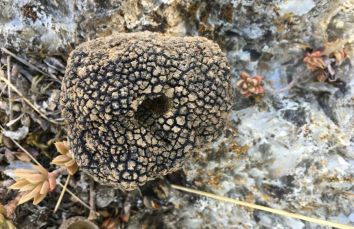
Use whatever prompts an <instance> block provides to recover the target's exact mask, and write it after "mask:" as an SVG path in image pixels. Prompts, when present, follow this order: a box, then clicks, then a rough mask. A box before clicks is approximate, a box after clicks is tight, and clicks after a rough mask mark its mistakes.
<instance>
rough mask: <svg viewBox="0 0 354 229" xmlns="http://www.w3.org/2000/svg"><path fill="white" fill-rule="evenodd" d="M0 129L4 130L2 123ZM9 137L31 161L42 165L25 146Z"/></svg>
mask: <svg viewBox="0 0 354 229" xmlns="http://www.w3.org/2000/svg"><path fill="white" fill-rule="evenodd" d="M0 129H1V130H2V131H5V128H4V127H3V126H2V125H0ZM10 139H11V140H12V142H13V143H15V145H17V147H18V148H20V149H21V150H22V151H23V152H25V153H26V154H27V155H28V156H29V157H30V158H31V159H32V161H34V162H35V163H36V164H37V165H40V166H42V165H41V164H40V163H39V162H38V161H37V160H36V158H34V157H33V156H32V154H30V153H29V152H28V151H27V150H26V149H25V148H23V146H21V145H20V143H18V142H17V141H16V140H15V139H13V138H10Z"/></svg>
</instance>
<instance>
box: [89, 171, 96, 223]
mask: <svg viewBox="0 0 354 229" xmlns="http://www.w3.org/2000/svg"><path fill="white" fill-rule="evenodd" d="M95 198H96V192H95V182H94V180H93V179H92V178H91V177H90V214H89V217H88V219H89V220H95V219H96V218H97V214H96V205H95Z"/></svg>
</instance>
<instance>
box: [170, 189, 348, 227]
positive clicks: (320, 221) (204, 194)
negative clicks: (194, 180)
mask: <svg viewBox="0 0 354 229" xmlns="http://www.w3.org/2000/svg"><path fill="white" fill-rule="evenodd" d="M171 187H172V188H174V189H177V190H181V191H184V192H188V193H193V194H197V195H201V196H205V197H209V198H212V199H215V200H219V201H223V202H227V203H232V204H236V205H241V206H244V207H248V208H253V209H257V210H261V211H265V212H270V213H273V214H277V215H281V216H285V217H291V218H295V219H300V220H304V221H307V222H311V223H316V224H321V225H324V226H329V227H336V228H341V229H354V227H352V226H349V225H344V224H340V223H334V222H330V221H326V220H321V219H316V218H311V217H307V216H303V215H299V214H295V213H290V212H287V211H283V210H279V209H273V208H269V207H264V206H261V205H256V204H251V203H247V202H243V201H240V200H235V199H231V198H227V197H223V196H218V195H215V194H212V193H207V192H202V191H198V190H194V189H190V188H185V187H182V186H179V185H171Z"/></svg>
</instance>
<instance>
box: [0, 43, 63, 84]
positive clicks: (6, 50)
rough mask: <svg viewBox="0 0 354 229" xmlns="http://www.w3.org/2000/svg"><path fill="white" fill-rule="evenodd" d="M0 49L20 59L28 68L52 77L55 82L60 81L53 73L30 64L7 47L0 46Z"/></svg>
mask: <svg viewBox="0 0 354 229" xmlns="http://www.w3.org/2000/svg"><path fill="white" fill-rule="evenodd" d="M1 50H2V51H3V52H5V53H6V54H8V55H10V56H12V57H13V58H15V59H16V60H18V61H20V62H21V63H23V64H25V65H27V66H28V67H30V68H32V69H34V70H36V71H37V72H39V73H42V74H43V75H45V76H49V77H50V78H52V79H53V80H55V81H56V82H58V83H61V82H60V80H59V79H58V78H57V77H56V76H55V75H53V74H51V73H48V72H45V71H43V70H42V69H40V68H38V67H36V66H34V65H33V64H31V63H30V62H28V61H27V60H25V59H23V58H21V57H19V56H17V55H16V54H14V53H12V52H11V51H9V50H8V49H6V48H1Z"/></svg>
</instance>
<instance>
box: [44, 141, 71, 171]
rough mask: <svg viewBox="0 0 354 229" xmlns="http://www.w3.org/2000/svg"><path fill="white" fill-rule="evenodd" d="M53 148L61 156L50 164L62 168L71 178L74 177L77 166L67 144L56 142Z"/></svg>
mask: <svg viewBox="0 0 354 229" xmlns="http://www.w3.org/2000/svg"><path fill="white" fill-rule="evenodd" d="M55 147H56V148H57V150H58V152H59V153H60V154H61V155H59V156H57V157H55V158H54V159H53V160H52V162H51V164H54V165H59V166H64V167H65V168H66V169H67V171H68V173H69V174H70V175H71V176H72V175H74V174H75V173H76V172H77V170H78V165H77V164H76V162H75V159H74V157H73V155H72V153H71V151H70V148H69V144H68V142H67V141H63V142H56V143H55Z"/></svg>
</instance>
